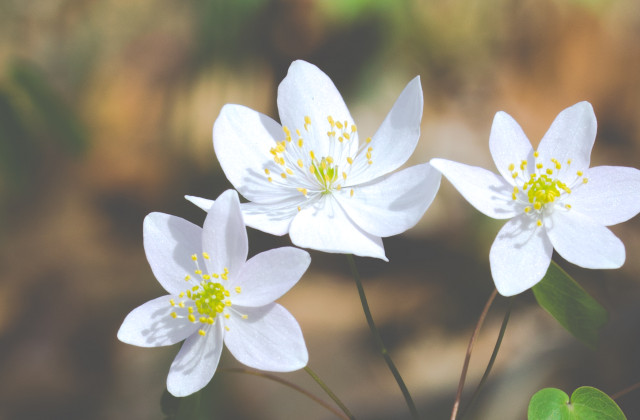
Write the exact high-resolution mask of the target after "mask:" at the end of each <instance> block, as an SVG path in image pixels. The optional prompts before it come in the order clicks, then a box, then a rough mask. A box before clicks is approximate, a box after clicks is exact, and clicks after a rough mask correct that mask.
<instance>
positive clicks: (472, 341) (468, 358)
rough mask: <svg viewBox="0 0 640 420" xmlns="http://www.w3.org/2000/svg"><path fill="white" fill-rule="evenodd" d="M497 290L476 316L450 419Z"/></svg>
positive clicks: (454, 413) (456, 409) (455, 413)
mask: <svg viewBox="0 0 640 420" xmlns="http://www.w3.org/2000/svg"><path fill="white" fill-rule="evenodd" d="M497 294H498V291H497V290H496V289H493V293H491V296H489V300H487V303H486V304H485V305H484V309H483V310H482V313H481V314H480V318H478V323H477V324H476V327H475V329H474V330H473V334H471V339H470V340H469V346H468V347H467V355H466V356H465V358H464V365H463V366H462V373H461V374H460V382H458V392H456V400H455V401H454V403H453V409H452V410H451V420H456V416H457V415H458V408H459V407H460V398H461V397H462V388H464V381H465V379H466V378H467V370H469V362H470V361H471V352H472V351H473V345H474V344H475V342H476V338H477V337H478V333H479V332H480V328H481V327H482V324H483V323H484V319H485V318H486V317H487V313H488V312H489V308H491V304H492V303H493V300H494V299H495V298H496V295H497Z"/></svg>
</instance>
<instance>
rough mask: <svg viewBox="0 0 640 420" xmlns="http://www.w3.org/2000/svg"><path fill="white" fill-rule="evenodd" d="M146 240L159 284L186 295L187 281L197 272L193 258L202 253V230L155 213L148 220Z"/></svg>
mask: <svg viewBox="0 0 640 420" xmlns="http://www.w3.org/2000/svg"><path fill="white" fill-rule="evenodd" d="M143 236H144V251H145V253H146V255H147V260H148V261H149V265H150V266H151V270H152V271H153V274H154V275H155V276H156V279H158V282H159V283H160V284H161V285H162V287H164V289H165V290H166V291H167V292H169V293H171V294H174V295H177V294H178V293H180V292H182V291H184V277H185V276H186V275H187V274H190V273H193V271H194V270H195V265H194V263H193V260H191V255H193V254H200V253H201V252H202V239H201V237H202V229H201V228H200V227H198V226H196V225H194V224H193V223H191V222H188V221H186V220H184V219H182V218H180V217H176V216H171V215H168V214H164V213H151V214H149V215H148V216H147V217H145V218H144V224H143Z"/></svg>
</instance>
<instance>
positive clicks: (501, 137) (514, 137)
mask: <svg viewBox="0 0 640 420" xmlns="http://www.w3.org/2000/svg"><path fill="white" fill-rule="evenodd" d="M489 150H490V151H491V156H492V157H493V161H494V162H495V164H496V168H498V171H499V172H500V174H501V175H502V176H503V177H504V179H506V180H507V181H508V182H509V183H510V184H511V185H515V182H514V180H513V177H512V176H511V174H512V171H511V170H509V165H511V164H513V165H514V166H515V167H516V168H519V166H520V164H521V163H522V161H523V160H526V161H527V168H528V170H527V173H533V172H534V168H535V166H534V165H535V162H534V159H533V148H532V147H531V142H529V139H528V138H527V136H526V135H525V134H524V131H522V128H521V127H520V125H519V124H518V123H517V122H516V120H514V119H513V118H512V117H511V116H510V115H509V114H507V113H506V112H502V111H500V112H498V113H497V114H496V116H495V117H494V118H493V125H492V126H491V134H490V136H489ZM517 171H518V172H520V173H522V169H517Z"/></svg>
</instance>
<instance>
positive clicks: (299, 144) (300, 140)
mask: <svg viewBox="0 0 640 420" xmlns="http://www.w3.org/2000/svg"><path fill="white" fill-rule="evenodd" d="M303 144H304V141H303V140H302V139H301V138H299V139H298V147H302V145H303Z"/></svg>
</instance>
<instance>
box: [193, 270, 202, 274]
mask: <svg viewBox="0 0 640 420" xmlns="http://www.w3.org/2000/svg"><path fill="white" fill-rule="evenodd" d="M194 273H195V274H197V275H200V274H202V270H196V271H194Z"/></svg>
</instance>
